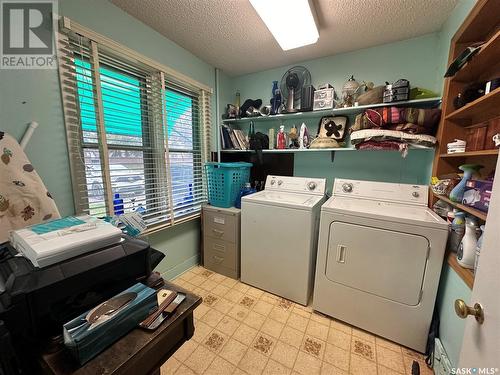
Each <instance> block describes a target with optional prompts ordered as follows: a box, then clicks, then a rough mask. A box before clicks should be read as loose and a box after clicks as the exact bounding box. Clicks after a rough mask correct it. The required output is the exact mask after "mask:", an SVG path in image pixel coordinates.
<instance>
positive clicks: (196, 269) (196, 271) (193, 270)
mask: <svg viewBox="0 0 500 375" xmlns="http://www.w3.org/2000/svg"><path fill="white" fill-rule="evenodd" d="M205 270H206V268H204V267H202V266H194V267H193V268H191V269H190V270H189V272H191V273H194V274H196V275H199V274H200V273H202V272H203V271H205Z"/></svg>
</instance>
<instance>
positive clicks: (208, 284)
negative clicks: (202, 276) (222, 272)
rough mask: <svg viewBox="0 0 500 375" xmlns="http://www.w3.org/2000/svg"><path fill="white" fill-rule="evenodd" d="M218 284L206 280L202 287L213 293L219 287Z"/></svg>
mask: <svg viewBox="0 0 500 375" xmlns="http://www.w3.org/2000/svg"><path fill="white" fill-rule="evenodd" d="M217 285H219V284H217V283H216V282H215V281H212V280H210V279H207V280H205V282H204V283H203V284H201V285H200V287H202V288H203V289H205V290H207V291H208V292H211V291H212V290H214V289H215V288H216V287H217Z"/></svg>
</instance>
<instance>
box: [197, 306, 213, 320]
mask: <svg viewBox="0 0 500 375" xmlns="http://www.w3.org/2000/svg"><path fill="white" fill-rule="evenodd" d="M209 311H210V307H208V306H207V305H204V304H203V303H202V304H201V305H199V306H198V307H197V308H196V309H194V312H193V316H194V318H195V319H201V318H202V317H203V316H204V315H205V314H206V313H207V312H209Z"/></svg>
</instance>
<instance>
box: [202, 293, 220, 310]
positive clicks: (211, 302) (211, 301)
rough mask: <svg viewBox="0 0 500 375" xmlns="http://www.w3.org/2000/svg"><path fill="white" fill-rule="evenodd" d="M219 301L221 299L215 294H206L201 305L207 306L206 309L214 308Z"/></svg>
mask: <svg viewBox="0 0 500 375" xmlns="http://www.w3.org/2000/svg"><path fill="white" fill-rule="evenodd" d="M221 299H222V298H221V297H219V296H217V295H215V294H212V293H208V294H207V295H206V296H204V297H203V304H204V305H207V306H208V307H215V305H216V304H217V302H218V301H219V300H221Z"/></svg>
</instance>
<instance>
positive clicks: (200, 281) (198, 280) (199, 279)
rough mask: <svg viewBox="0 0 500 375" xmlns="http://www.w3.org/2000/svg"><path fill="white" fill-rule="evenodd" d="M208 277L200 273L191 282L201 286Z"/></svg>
mask: <svg viewBox="0 0 500 375" xmlns="http://www.w3.org/2000/svg"><path fill="white" fill-rule="evenodd" d="M206 280H207V279H206V278H204V277H201V276H200V275H195V276H194V277H193V278H192V279H191V280H189V282H190V283H191V284H193V285H196V286H201V285H202V284H203V283H204V282H205V281H206Z"/></svg>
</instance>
